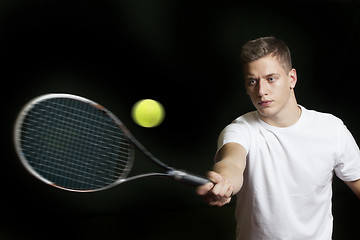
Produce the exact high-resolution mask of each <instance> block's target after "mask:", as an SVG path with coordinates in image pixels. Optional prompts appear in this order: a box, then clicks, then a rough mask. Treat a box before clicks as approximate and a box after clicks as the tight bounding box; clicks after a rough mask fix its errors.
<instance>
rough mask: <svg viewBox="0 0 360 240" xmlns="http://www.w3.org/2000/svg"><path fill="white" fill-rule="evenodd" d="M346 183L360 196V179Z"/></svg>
mask: <svg viewBox="0 0 360 240" xmlns="http://www.w3.org/2000/svg"><path fill="white" fill-rule="evenodd" d="M345 183H346V185H348V186H349V188H350V189H351V190H352V191H353V192H354V193H355V194H356V196H357V197H358V198H360V179H358V180H356V181H352V182H345Z"/></svg>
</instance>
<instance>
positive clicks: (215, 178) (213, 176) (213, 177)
mask: <svg viewBox="0 0 360 240" xmlns="http://www.w3.org/2000/svg"><path fill="white" fill-rule="evenodd" d="M207 176H208V178H209V180H210V181H212V182H213V183H215V184H216V183H219V182H220V181H221V180H222V177H221V175H220V174H218V173H216V172H214V171H210V172H208V174H207Z"/></svg>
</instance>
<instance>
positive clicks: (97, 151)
mask: <svg viewBox="0 0 360 240" xmlns="http://www.w3.org/2000/svg"><path fill="white" fill-rule="evenodd" d="M14 145H15V149H16V152H17V155H18V157H19V159H20V161H21V163H22V164H23V165H24V166H25V168H26V169H27V170H28V171H29V172H30V173H31V174H32V175H34V176H35V177H37V178H38V179H40V180H41V181H43V182H45V183H47V184H49V185H51V186H54V187H57V188H61V189H64V190H69V191H76V192H93V191H99V190H104V189H107V188H110V187H112V186H115V185H117V184H119V183H121V182H123V180H124V179H125V178H126V176H127V175H128V173H129V172H130V170H131V167H132V165H133V161H134V147H133V144H132V142H131V140H130V139H129V138H128V137H127V129H126V127H125V126H124V124H123V123H122V122H121V121H120V120H119V119H118V118H117V117H116V116H115V115H114V114H112V113H111V112H110V111H109V110H107V109H106V108H104V107H103V106H101V105H99V104H97V103H95V102H93V101H91V100H89V99H86V98H83V97H79V96H75V95H71V94H46V95H42V96H39V97H37V98H35V99H33V100H31V101H30V102H29V103H28V104H26V105H25V106H24V108H23V109H22V110H21V112H20V114H19V115H18V117H17V120H16V123H15V127H14Z"/></svg>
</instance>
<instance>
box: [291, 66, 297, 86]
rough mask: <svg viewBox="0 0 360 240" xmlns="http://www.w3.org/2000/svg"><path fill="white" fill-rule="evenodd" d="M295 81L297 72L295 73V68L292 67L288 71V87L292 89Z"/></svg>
mask: <svg viewBox="0 0 360 240" xmlns="http://www.w3.org/2000/svg"><path fill="white" fill-rule="evenodd" d="M296 83H297V74H296V69H295V68H292V69H291V70H290V72H289V84H290V89H294V88H295V86H296Z"/></svg>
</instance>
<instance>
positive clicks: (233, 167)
mask: <svg viewBox="0 0 360 240" xmlns="http://www.w3.org/2000/svg"><path fill="white" fill-rule="evenodd" d="M215 162H216V163H215V165H214V167H213V170H214V172H217V173H218V174H220V175H221V176H222V177H223V178H224V179H227V180H228V181H229V182H230V183H231V184H232V185H233V186H234V193H237V192H238V191H240V189H241V187H242V185H243V181H244V171H245V167H246V150H245V149H244V148H243V147H242V146H241V145H240V144H237V143H228V144H226V145H225V146H223V148H222V149H221V150H220V151H219V152H218V153H217V154H216V156H215Z"/></svg>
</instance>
